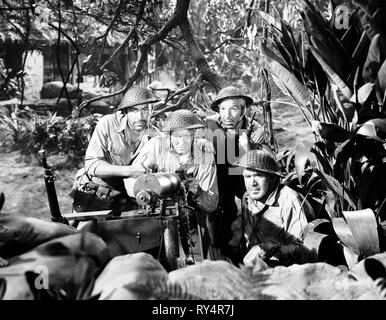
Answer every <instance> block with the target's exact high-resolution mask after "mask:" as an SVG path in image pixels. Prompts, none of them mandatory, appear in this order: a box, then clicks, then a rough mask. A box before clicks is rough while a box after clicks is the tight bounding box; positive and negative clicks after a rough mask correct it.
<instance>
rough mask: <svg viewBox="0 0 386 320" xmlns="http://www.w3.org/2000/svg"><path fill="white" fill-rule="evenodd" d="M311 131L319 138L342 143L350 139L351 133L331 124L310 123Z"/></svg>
mask: <svg viewBox="0 0 386 320" xmlns="http://www.w3.org/2000/svg"><path fill="white" fill-rule="evenodd" d="M311 123H312V131H313V132H314V133H316V134H318V135H319V136H320V137H322V138H323V139H326V140H331V141H333V142H344V141H346V140H347V139H349V138H350V137H351V132H350V131H347V130H346V129H344V128H342V127H341V126H338V125H336V124H333V123H324V122H320V121H312V122H311Z"/></svg>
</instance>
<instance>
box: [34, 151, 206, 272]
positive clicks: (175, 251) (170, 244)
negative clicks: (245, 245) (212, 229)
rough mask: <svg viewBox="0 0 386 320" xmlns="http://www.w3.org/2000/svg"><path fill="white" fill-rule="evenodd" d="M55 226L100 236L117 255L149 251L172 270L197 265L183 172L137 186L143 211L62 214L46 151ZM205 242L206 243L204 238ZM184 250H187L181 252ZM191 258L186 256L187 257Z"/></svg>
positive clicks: (141, 180)
mask: <svg viewBox="0 0 386 320" xmlns="http://www.w3.org/2000/svg"><path fill="white" fill-rule="evenodd" d="M39 156H40V159H41V161H42V164H43V168H44V173H45V175H44V179H45V182H46V190H47V195H48V200H49V204H50V210H51V216H52V221H54V222H59V223H66V224H69V222H70V224H71V225H73V226H75V227H77V228H78V229H79V230H83V231H89V232H93V233H95V234H97V235H98V236H100V237H101V238H102V239H103V240H104V241H105V242H106V244H107V245H108V247H109V250H110V254H111V256H117V255H123V254H127V253H135V252H143V251H145V252H149V253H151V254H153V256H155V257H156V258H159V260H160V262H161V263H162V264H163V266H164V267H165V268H166V269H167V270H174V269H177V268H179V267H183V266H185V265H186V264H192V263H194V258H193V249H192V247H193V242H192V239H191V236H190V225H189V216H190V215H191V214H192V210H193V208H191V207H189V206H188V205H187V194H186V192H185V188H184V186H183V181H181V179H180V176H181V177H182V178H186V174H185V173H184V172H183V173H182V172H177V173H162V172H160V173H154V172H149V173H146V174H145V175H143V176H142V177H140V178H138V179H137V180H136V182H135V184H134V195H135V198H136V201H137V203H138V205H139V206H140V208H139V209H137V210H131V211H124V212H122V213H121V215H120V216H113V215H112V214H111V211H110V210H105V211H93V212H82V213H69V214H63V215H62V214H61V212H60V210H59V204H58V199H57V195H56V191H55V184H54V181H55V176H54V174H53V171H52V169H51V167H49V166H48V164H47V159H46V154H45V152H44V151H40V152H39ZM198 240H199V241H201V238H200V237H199V239H198ZM180 247H181V249H182V250H180ZM181 251H182V252H183V253H184V255H185V258H182V257H180V256H181V253H182V252H181Z"/></svg>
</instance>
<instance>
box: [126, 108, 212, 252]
mask: <svg viewBox="0 0 386 320" xmlns="http://www.w3.org/2000/svg"><path fill="white" fill-rule="evenodd" d="M203 127H205V125H204V124H203V123H201V121H200V119H199V118H198V117H197V116H196V115H195V114H194V113H193V112H191V111H189V110H184V109H183V110H177V111H174V112H172V113H171V114H170V115H169V116H168V117H167V119H166V120H165V123H164V126H163V129H162V131H163V132H164V133H165V134H164V135H163V136H157V137H153V138H152V139H150V140H149V141H148V143H147V144H146V145H145V147H144V148H143V149H142V150H141V152H140V153H139V155H138V157H137V158H136V159H135V160H134V162H133V164H134V165H139V164H141V165H142V166H143V167H144V168H146V169H147V168H151V167H154V166H156V167H157V169H158V171H159V172H177V173H178V172H180V173H181V169H184V170H183V171H184V174H183V175H184V176H185V177H183V178H182V179H183V180H184V179H185V181H182V182H183V184H184V186H185V188H186V192H187V199H188V204H189V205H190V206H192V207H194V208H195V210H198V211H199V212H200V213H204V215H202V214H198V215H197V219H198V221H197V222H198V224H199V227H200V229H201V232H202V233H204V234H202V239H208V237H209V234H208V231H207V226H206V219H207V217H208V215H207V214H210V213H212V212H214V211H215V210H216V209H217V204H218V187H217V175H216V165H215V162H214V154H213V146H212V145H211V144H210V143H209V142H208V141H203V140H202V139H197V137H196V135H195V131H196V129H200V128H203ZM180 177H181V175H180ZM133 184H134V179H125V186H126V189H127V191H128V194H129V195H131V196H133V195H134V194H133V189H132V188H133ZM203 242H204V243H203V247H204V249H203V251H204V252H203V255H204V258H206V255H207V254H208V250H209V249H208V245H209V240H203Z"/></svg>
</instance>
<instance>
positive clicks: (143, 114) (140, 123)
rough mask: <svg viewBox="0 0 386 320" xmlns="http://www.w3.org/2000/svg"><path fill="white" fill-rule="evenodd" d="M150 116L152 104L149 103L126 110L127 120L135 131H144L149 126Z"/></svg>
mask: <svg viewBox="0 0 386 320" xmlns="http://www.w3.org/2000/svg"><path fill="white" fill-rule="evenodd" d="M149 116H150V106H149V105H148V104H143V105H140V106H137V107H135V108H132V109H127V111H126V117H127V122H128V124H129V125H130V127H131V128H132V129H133V130H135V131H142V130H144V129H145V128H146V127H147V124H148V122H149Z"/></svg>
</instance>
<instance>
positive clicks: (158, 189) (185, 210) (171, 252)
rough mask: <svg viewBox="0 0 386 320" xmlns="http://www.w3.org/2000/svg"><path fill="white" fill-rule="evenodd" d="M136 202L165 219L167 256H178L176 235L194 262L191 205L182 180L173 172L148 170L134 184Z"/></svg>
mask: <svg viewBox="0 0 386 320" xmlns="http://www.w3.org/2000/svg"><path fill="white" fill-rule="evenodd" d="M134 195H135V197H136V201H137V203H138V204H139V205H140V206H141V207H142V208H143V209H145V212H147V213H148V214H149V215H154V214H157V215H159V217H160V220H162V221H164V226H163V228H164V229H165V231H164V233H163V234H164V245H165V250H166V256H170V257H173V256H178V250H179V247H178V236H179V239H180V241H181V246H182V249H183V251H184V253H185V256H186V257H187V259H185V264H193V263H194V258H193V253H192V246H193V242H192V239H191V237H190V225H189V215H190V212H191V210H193V208H191V207H189V206H188V204H187V195H186V192H185V188H184V187H183V181H181V179H180V177H179V175H178V174H176V173H163V172H162V173H161V172H158V173H147V174H145V175H144V176H142V177H140V178H138V179H137V181H136V183H135V185H134Z"/></svg>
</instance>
